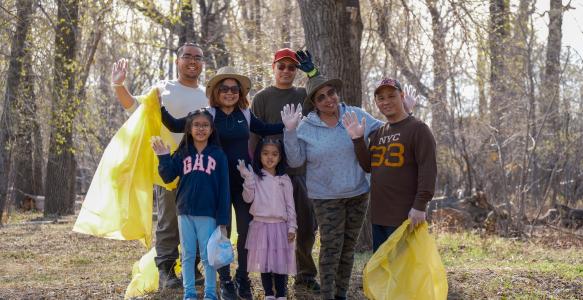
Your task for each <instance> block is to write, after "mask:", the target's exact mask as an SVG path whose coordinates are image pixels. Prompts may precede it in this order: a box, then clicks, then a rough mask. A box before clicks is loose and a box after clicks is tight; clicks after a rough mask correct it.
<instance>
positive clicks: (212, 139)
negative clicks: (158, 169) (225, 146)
mask: <svg viewBox="0 0 583 300" xmlns="http://www.w3.org/2000/svg"><path fill="white" fill-rule="evenodd" d="M198 116H204V117H206V118H207V119H208V121H209V123H210V124H211V128H210V130H211V135H210V136H209V139H208V144H209V145H217V146H220V145H221V142H220V140H219V133H218V132H217V129H216V127H215V122H214V121H213V116H212V115H211V114H210V112H209V111H208V110H207V109H206V108H201V109H197V110H195V111H193V112H189V113H188V116H186V123H185V125H184V136H183V137H182V140H181V141H180V144H179V145H178V149H177V150H176V152H178V153H180V155H182V157H186V156H188V155H189V152H188V147H189V145H194V139H193V137H192V134H191V132H192V131H191V128H192V122H193V121H194V119H195V118H196V117H198Z"/></svg>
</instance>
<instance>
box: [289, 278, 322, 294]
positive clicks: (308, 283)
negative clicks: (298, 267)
mask: <svg viewBox="0 0 583 300" xmlns="http://www.w3.org/2000/svg"><path fill="white" fill-rule="evenodd" d="M295 285H296V286H301V287H304V288H305V289H306V290H308V291H310V292H314V293H319V292H320V284H318V282H317V281H316V279H314V278H299V277H296V282H295Z"/></svg>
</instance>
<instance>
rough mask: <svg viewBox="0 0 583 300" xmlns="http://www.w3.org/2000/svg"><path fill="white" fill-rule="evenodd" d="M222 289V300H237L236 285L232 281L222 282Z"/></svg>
mask: <svg viewBox="0 0 583 300" xmlns="http://www.w3.org/2000/svg"><path fill="white" fill-rule="evenodd" d="M220 287H221V299H222V300H237V294H236V293H235V284H234V283H233V282H232V281H221V283H220Z"/></svg>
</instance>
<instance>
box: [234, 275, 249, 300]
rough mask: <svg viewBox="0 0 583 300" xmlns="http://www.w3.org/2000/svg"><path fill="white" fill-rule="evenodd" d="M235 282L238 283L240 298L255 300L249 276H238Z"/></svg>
mask: <svg viewBox="0 0 583 300" xmlns="http://www.w3.org/2000/svg"><path fill="white" fill-rule="evenodd" d="M235 283H236V284H237V294H238V295H239V298H241V299H244V300H253V294H251V282H250V281H249V278H236V279H235Z"/></svg>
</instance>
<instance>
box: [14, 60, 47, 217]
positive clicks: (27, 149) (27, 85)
mask: <svg viewBox="0 0 583 300" xmlns="http://www.w3.org/2000/svg"><path fill="white" fill-rule="evenodd" d="M31 61H32V57H31V55H30V49H27V50H26V56H25V59H24V65H23V75H24V77H23V82H22V83H21V84H20V89H19V90H20V91H19V97H18V101H17V113H16V114H15V115H14V117H15V123H16V124H17V125H16V143H15V148H14V149H18V150H17V151H14V152H13V155H12V157H13V158H12V166H13V167H12V168H13V169H14V203H15V204H16V207H19V208H20V207H22V204H23V201H24V199H25V197H26V196H25V194H29V195H39V194H42V193H43V189H42V139H40V138H39V140H35V138H36V137H37V136H40V126H39V124H38V121H37V116H36V98H35V93H34V74H33V73H32V63H31ZM37 147H38V148H40V152H41V153H40V156H37V155H39V154H38V151H39V149H35V148H37ZM39 165H40V167H39ZM37 168H38V169H37Z"/></svg>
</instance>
